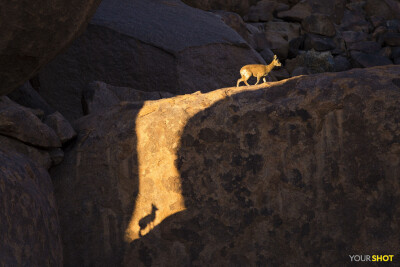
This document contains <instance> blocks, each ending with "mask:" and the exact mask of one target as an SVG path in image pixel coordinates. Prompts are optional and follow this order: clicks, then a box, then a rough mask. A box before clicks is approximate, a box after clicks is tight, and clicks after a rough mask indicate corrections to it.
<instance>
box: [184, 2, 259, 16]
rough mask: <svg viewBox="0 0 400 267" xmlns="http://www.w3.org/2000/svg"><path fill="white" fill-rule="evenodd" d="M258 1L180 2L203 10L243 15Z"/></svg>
mask: <svg viewBox="0 0 400 267" xmlns="http://www.w3.org/2000/svg"><path fill="white" fill-rule="evenodd" d="M258 1H260V0H183V1H182V2H184V3H185V4H188V5H190V6H192V7H195V8H200V9H203V10H226V11H233V12H235V13H238V14H240V15H244V14H246V13H247V12H248V11H249V8H250V6H252V5H254V4H256V3H257V2H258Z"/></svg>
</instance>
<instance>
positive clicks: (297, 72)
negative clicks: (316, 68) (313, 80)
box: [291, 67, 311, 77]
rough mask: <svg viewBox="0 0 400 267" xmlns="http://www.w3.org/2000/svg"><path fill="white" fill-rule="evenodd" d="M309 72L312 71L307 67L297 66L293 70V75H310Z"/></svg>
mask: <svg viewBox="0 0 400 267" xmlns="http://www.w3.org/2000/svg"><path fill="white" fill-rule="evenodd" d="M309 74H311V73H310V71H309V70H308V69H307V68H306V67H297V68H295V69H294V70H293V71H292V73H291V76H292V77H294V76H300V75H309Z"/></svg>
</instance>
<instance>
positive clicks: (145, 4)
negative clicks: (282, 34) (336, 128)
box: [39, 0, 265, 120]
mask: <svg viewBox="0 0 400 267" xmlns="http://www.w3.org/2000/svg"><path fill="white" fill-rule="evenodd" d="M250 63H265V62H264V60H263V59H262V58H261V56H260V55H258V54H257V53H256V52H255V51H254V50H252V49H251V48H250V47H249V45H248V44H247V43H246V42H245V40H243V39H242V38H241V36H240V35H239V34H238V33H236V32H235V31H234V30H233V29H231V28H230V27H229V26H227V25H226V24H225V23H224V22H223V21H222V20H221V18H219V17H218V16H216V15H214V14H211V13H208V12H204V11H202V10H198V9H195V8H192V7H189V6H187V5H185V4H183V3H182V2H181V1H178V0H169V1H143V0H104V1H103V2H102V3H101V5H100V7H99V8H98V10H97V12H96V14H95V15H94V17H93V19H92V20H91V21H90V23H89V26H88V28H87V30H86V32H85V33H84V34H83V35H82V36H81V37H80V38H79V39H77V40H76V41H75V42H74V43H73V44H72V46H71V47H70V48H69V49H68V50H66V51H65V53H63V54H62V55H59V56H58V57H57V58H56V59H55V60H53V61H52V62H51V63H49V64H48V65H47V66H46V67H45V68H44V69H43V70H42V71H41V72H40V74H39V81H40V93H41V95H42V96H43V97H44V98H45V99H46V100H47V101H48V103H49V104H50V105H52V106H54V107H57V109H58V111H60V112H61V113H62V114H63V115H64V116H65V117H66V118H67V119H69V120H73V119H77V118H79V117H81V116H82V114H83V113H82V107H81V96H82V91H83V90H84V89H85V88H86V87H87V86H88V84H89V83H91V82H93V81H103V82H105V83H107V84H110V85H113V86H123V87H132V88H133V89H137V90H141V91H147V92H150V91H164V92H170V93H173V94H184V93H192V92H195V91H198V90H204V91H211V90H214V89H218V88H221V87H226V86H231V84H232V81H233V80H235V78H236V76H237V75H238V72H239V70H240V68H241V67H242V66H243V65H246V64H250Z"/></svg>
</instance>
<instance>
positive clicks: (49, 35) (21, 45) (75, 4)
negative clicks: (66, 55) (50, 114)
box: [0, 0, 100, 96]
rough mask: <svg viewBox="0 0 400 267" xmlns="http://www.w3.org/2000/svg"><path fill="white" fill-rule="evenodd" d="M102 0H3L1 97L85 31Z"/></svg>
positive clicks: (19, 84) (0, 46) (0, 19)
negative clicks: (38, 0)
mask: <svg viewBox="0 0 400 267" xmlns="http://www.w3.org/2000/svg"><path fill="white" fill-rule="evenodd" d="M99 4H100V0H89V1H83V0H70V1H66V0H54V1H46V2H43V1H41V2H37V1H24V0H15V1H2V3H1V9H0V35H1V38H0V96H1V95H6V94H8V93H10V92H11V91H12V90H14V89H16V88H18V87H19V86H21V85H22V84H24V83H25V81H27V80H28V79H30V78H31V77H32V76H33V75H35V74H36V72H37V71H38V70H39V68H41V67H42V66H44V65H45V64H47V63H48V61H49V60H51V59H52V58H54V57H55V56H56V55H57V54H58V53H59V52H60V51H61V50H63V49H65V47H67V46H68V45H69V44H70V43H71V42H72V41H73V40H74V39H75V38H76V36H77V35H78V34H79V33H81V32H82V31H83V29H84V27H85V26H86V25H87V22H88V20H89V18H90V17H91V16H92V15H93V13H94V11H95V10H96V8H97V6H98V5H99Z"/></svg>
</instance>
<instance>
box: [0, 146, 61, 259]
mask: <svg viewBox="0 0 400 267" xmlns="http://www.w3.org/2000/svg"><path fill="white" fill-rule="evenodd" d="M0 142H1V140H0ZM4 148H5V150H4ZM60 236H61V235H60V227H59V223H58V218H57V207H56V205H55V201H54V195H53V185H52V183H51V179H50V176H49V174H48V173H47V171H46V170H45V169H44V168H41V167H38V165H36V164H34V163H33V162H32V161H31V160H29V159H28V158H26V157H24V156H22V155H21V154H16V153H14V152H12V151H11V149H9V148H8V147H4V146H1V147H0V266H63V253H62V246H61V238H60Z"/></svg>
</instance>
